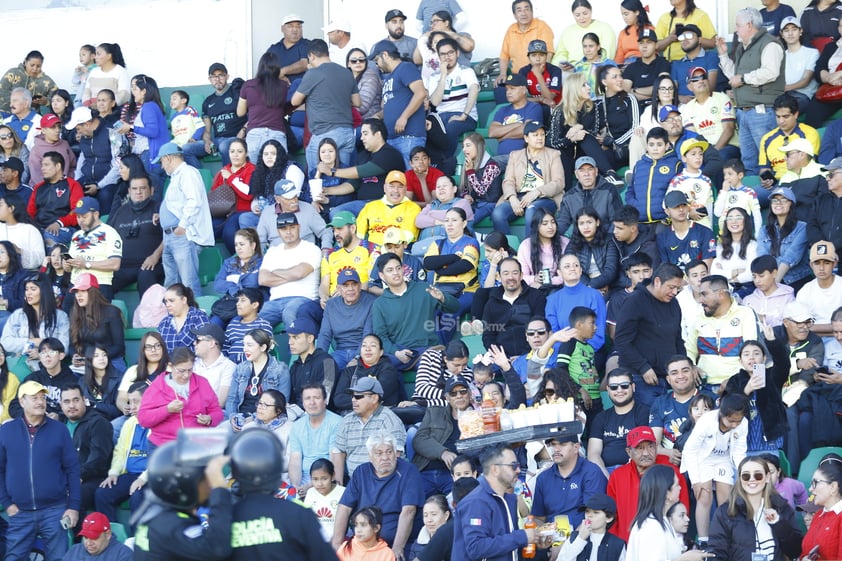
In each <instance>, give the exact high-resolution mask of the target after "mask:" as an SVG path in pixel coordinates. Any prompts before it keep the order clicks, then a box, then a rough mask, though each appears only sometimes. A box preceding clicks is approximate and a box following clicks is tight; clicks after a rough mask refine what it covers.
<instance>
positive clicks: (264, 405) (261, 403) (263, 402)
mask: <svg viewBox="0 0 842 561" xmlns="http://www.w3.org/2000/svg"><path fill="white" fill-rule="evenodd" d="M257 406H258V407H275V404H274V403H266V402H265V401H258V402H257Z"/></svg>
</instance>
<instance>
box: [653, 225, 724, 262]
mask: <svg viewBox="0 0 842 561" xmlns="http://www.w3.org/2000/svg"><path fill="white" fill-rule="evenodd" d="M656 239H657V243H658V253H659V254H660V256H661V262H662V263H672V264H673V265H678V266H679V267H683V266H684V265H687V263H689V262H690V261H693V260H695V259H713V258H714V257H716V238H714V236H713V231H712V230H711V229H710V228H708V227H706V226H702V225H701V224H698V223H695V222H691V223H690V229H689V230H688V231H687V234H686V235H685V236H684V239H680V238H679V237H678V236H676V235H675V230H674V229H673V228H671V227H670V228H665V229H663V230H661V231H660V232H658V234H657V235H656Z"/></svg>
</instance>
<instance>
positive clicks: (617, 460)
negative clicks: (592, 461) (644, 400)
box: [591, 403, 649, 467]
mask: <svg viewBox="0 0 842 561" xmlns="http://www.w3.org/2000/svg"><path fill="white" fill-rule="evenodd" d="M640 426H649V410H648V409H647V408H646V407H645V406H643V405H642V404H640V403H635V404H634V406H633V407H632V409H631V411H629V412H628V413H626V414H624V415H618V414H617V411H616V409H614V408H613V407H612V408H611V409H606V410H605V411H602V412H600V413H599V414H598V415H597V416H596V418H595V419H594V421H593V425H592V426H591V435H592V438H599V439H601V440H602V461H603V462H604V463H605V466H606V467H610V466H618V465H622V464H625V463H628V461H629V455H628V454H627V453H626V435H627V434H628V433H629V431H631V430H632V429H633V428H635V427H640Z"/></svg>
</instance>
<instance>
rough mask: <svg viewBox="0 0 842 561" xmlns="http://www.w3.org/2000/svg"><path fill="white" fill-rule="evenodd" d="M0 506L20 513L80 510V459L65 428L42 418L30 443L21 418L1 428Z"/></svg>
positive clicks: (47, 418)
mask: <svg viewBox="0 0 842 561" xmlns="http://www.w3.org/2000/svg"><path fill="white" fill-rule="evenodd" d="M0 503H2V504H3V505H4V506H6V507H8V506H9V505H12V504H13V505H16V506H17V507H18V508H19V509H21V510H37V509H43V508H48V507H56V506H62V507H65V508H69V509H74V510H79V508H80V506H81V503H82V484H81V477H80V472H79V455H78V454H77V453H76V447H75V446H74V445H73V440H71V438H70V432H69V431H68V430H67V427H65V426H64V425H63V424H61V423H59V422H58V421H54V420H52V419H50V418H49V417H45V418H44V421H43V423H42V424H41V425H40V426H39V427H38V430H37V432H36V433H35V437H34V438H32V439H31V440H30V438H29V430H28V428H27V426H26V421H25V420H24V419H23V418H20V419H13V420H11V421H9V422H8V423H5V424H4V425H2V426H0Z"/></svg>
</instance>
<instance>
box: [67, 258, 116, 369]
mask: <svg viewBox="0 0 842 561" xmlns="http://www.w3.org/2000/svg"><path fill="white" fill-rule="evenodd" d="M70 292H72V293H73V296H74V299H73V305H72V306H71V307H70V314H69V323H70V342H71V344H72V345H73V347H72V350H73V359H72V363H73V365H74V366H76V367H79V366H83V363H84V358H85V352H86V351H87V350H88V348H89V347H93V346H94V345H97V346H99V347H100V348H102V349H105V351H106V353H107V355H108V358H109V359H111V360H112V361H115V362H116V367H117V368H118V369H119V370H120V371H121V372H120V373H121V374H122V371H124V370H125V369H126V359H125V355H126V345H125V341H124V339H123V317H122V314H121V313H120V310H119V309H117V308H116V307H115V306H112V305H111V304H109V303H108V300H107V299H106V298H105V296H103V294H102V291H101V290H100V288H99V283H98V282H97V280H96V277H95V276H93V275H92V274H91V273H82V274H81V275H79V278H78V279H76V283H75V284H74V285H73V286H72V287H71V289H70Z"/></svg>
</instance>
